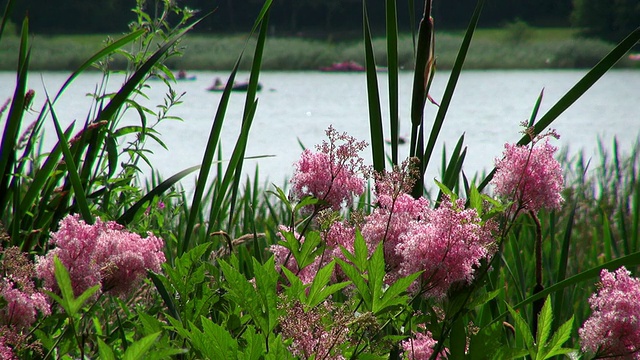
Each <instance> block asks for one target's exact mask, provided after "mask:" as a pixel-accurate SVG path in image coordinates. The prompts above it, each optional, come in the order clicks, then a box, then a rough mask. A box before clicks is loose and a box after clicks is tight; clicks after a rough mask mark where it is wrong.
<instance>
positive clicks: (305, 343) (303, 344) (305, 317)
mask: <svg viewBox="0 0 640 360" xmlns="http://www.w3.org/2000/svg"><path fill="white" fill-rule="evenodd" d="M330 310H331V309H330V306H329V305H328V304H327V303H324V304H321V305H320V306H318V307H316V308H312V309H307V311H305V309H304V308H303V306H302V305H301V304H300V303H299V302H296V303H295V304H293V306H292V307H291V308H290V309H288V311H287V313H286V316H283V317H282V318H281V319H280V326H281V327H282V335H283V336H284V337H285V338H287V339H292V343H291V345H290V346H289V349H290V350H291V352H292V353H293V354H294V355H296V356H299V357H300V358H301V359H309V358H311V357H312V356H313V355H315V359H327V360H344V357H343V356H342V355H341V354H340V353H339V351H338V349H337V348H338V346H339V345H340V344H342V343H343V342H345V341H346V340H347V334H348V332H349V329H348V328H347V327H346V326H344V324H343V321H342V319H333V320H334V321H332V322H331V325H329V326H325V323H324V322H323V315H326V314H328V312H329V311H330ZM323 313H324V314H323Z"/></svg>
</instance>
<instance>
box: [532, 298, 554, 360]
mask: <svg viewBox="0 0 640 360" xmlns="http://www.w3.org/2000/svg"><path fill="white" fill-rule="evenodd" d="M552 323H553V313H552V311H551V301H550V300H549V298H547V299H546V301H545V302H544V305H543V306H542V310H540V314H538V331H537V334H536V343H537V344H538V346H539V348H538V358H540V355H541V352H542V351H540V350H541V347H543V346H544V344H546V343H547V339H548V338H549V335H551V324H552Z"/></svg>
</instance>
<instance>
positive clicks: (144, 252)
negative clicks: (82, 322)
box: [36, 215, 165, 296]
mask: <svg viewBox="0 0 640 360" xmlns="http://www.w3.org/2000/svg"><path fill="white" fill-rule="evenodd" d="M49 243H50V244H51V245H55V246H56V247H55V248H54V249H53V250H51V251H49V252H48V253H47V254H46V255H45V256H40V257H38V258H37V265H36V271H37V274H38V276H39V277H40V278H42V279H43V280H44V284H45V286H46V287H48V288H50V289H54V290H56V289H57V283H56V279H55V275H54V265H53V259H54V257H55V256H57V257H58V258H59V259H60V262H61V263H62V264H63V265H64V266H65V267H66V268H67V270H68V271H69V276H70V278H71V284H72V286H73V291H74V293H75V294H76V295H79V294H81V293H82V292H84V291H85V290H87V289H88V288H90V287H92V286H94V285H98V284H100V285H101V287H102V291H109V292H111V293H113V294H115V295H121V296H124V295H127V294H128V293H129V292H130V291H131V290H133V289H135V287H136V286H137V285H138V282H139V281H140V280H141V279H142V278H143V277H144V276H145V275H146V272H147V270H151V271H156V272H157V271H160V265H161V264H162V263H163V262H164V261H165V256H164V254H163V253H162V248H163V246H164V242H163V241H162V239H160V238H158V237H155V236H153V235H152V234H150V233H149V234H148V235H147V237H146V238H142V237H140V236H139V235H138V234H134V233H130V232H128V231H126V230H125V229H124V227H123V226H121V225H119V224H117V223H115V222H112V221H110V222H106V223H105V222H102V221H101V220H100V219H96V222H95V224H93V225H88V224H86V223H85V222H84V221H82V220H80V217H79V216H78V215H69V216H67V217H65V218H64V219H62V220H61V221H60V228H59V230H58V231H57V232H55V233H52V234H51V240H50V241H49Z"/></svg>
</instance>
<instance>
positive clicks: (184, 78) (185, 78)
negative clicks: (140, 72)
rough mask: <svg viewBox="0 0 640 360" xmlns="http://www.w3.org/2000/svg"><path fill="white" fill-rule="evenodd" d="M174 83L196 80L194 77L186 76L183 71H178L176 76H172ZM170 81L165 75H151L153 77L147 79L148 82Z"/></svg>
mask: <svg viewBox="0 0 640 360" xmlns="http://www.w3.org/2000/svg"><path fill="white" fill-rule="evenodd" d="M174 78H175V79H176V81H194V80H196V79H197V76H195V75H187V73H186V72H185V71H184V70H180V71H178V74H177V75H175V76H174ZM163 79H165V80H170V79H169V77H168V76H166V75H165V74H153V76H151V77H149V80H163Z"/></svg>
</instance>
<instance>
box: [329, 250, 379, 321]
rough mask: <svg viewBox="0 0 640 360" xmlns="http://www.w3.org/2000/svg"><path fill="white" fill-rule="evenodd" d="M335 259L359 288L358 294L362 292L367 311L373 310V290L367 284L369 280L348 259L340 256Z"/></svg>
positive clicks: (357, 288)
mask: <svg viewBox="0 0 640 360" xmlns="http://www.w3.org/2000/svg"><path fill="white" fill-rule="evenodd" d="M335 260H336V262H338V265H340V268H341V269H342V272H344V273H345V275H346V276H347V278H348V279H349V280H351V282H352V283H353V284H354V285H355V287H356V290H358V294H360V296H361V297H362V300H363V301H364V306H365V311H371V297H372V295H371V290H370V289H369V286H367V282H366V281H365V279H364V277H363V276H362V274H361V273H360V272H359V271H358V270H357V269H356V268H355V267H354V266H353V265H351V264H349V263H347V262H346V261H344V260H342V259H340V258H336V259H335Z"/></svg>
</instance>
